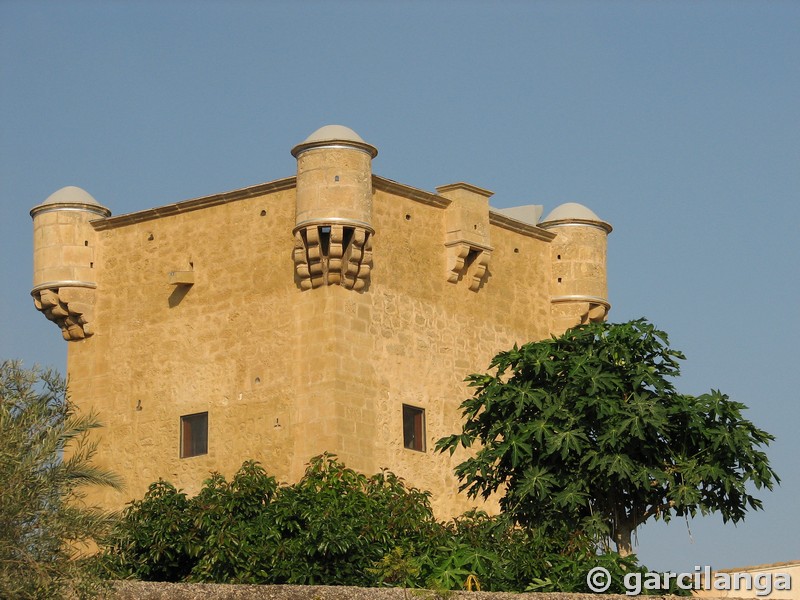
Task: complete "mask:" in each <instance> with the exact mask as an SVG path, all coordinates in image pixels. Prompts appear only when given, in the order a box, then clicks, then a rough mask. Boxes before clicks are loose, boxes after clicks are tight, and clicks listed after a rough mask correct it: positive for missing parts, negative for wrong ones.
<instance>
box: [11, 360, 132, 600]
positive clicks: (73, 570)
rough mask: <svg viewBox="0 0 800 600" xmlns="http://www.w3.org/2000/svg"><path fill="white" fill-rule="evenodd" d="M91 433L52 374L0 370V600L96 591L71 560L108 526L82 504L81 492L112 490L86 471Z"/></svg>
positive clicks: (90, 422) (15, 365) (107, 477)
mask: <svg viewBox="0 0 800 600" xmlns="http://www.w3.org/2000/svg"><path fill="white" fill-rule="evenodd" d="M97 427H99V423H98V422H97V420H96V418H95V417H94V415H91V414H89V415H81V414H79V413H77V411H76V410H75V407H74V406H73V405H72V404H71V403H70V402H69V401H68V399H67V393H66V387H65V385H64V380H63V379H62V378H61V377H60V376H59V375H58V374H57V373H54V372H52V371H43V370H41V369H39V368H37V367H34V368H33V369H24V368H23V367H22V366H21V363H19V362H16V361H4V362H2V363H0V597H2V598H37V599H38V598H62V597H66V596H67V595H69V594H73V595H77V596H78V597H94V596H95V595H96V594H97V593H98V592H99V587H98V581H97V580H96V579H95V578H93V577H92V576H91V575H90V573H89V572H88V571H87V570H86V569H85V568H84V564H83V561H81V560H77V558H78V556H79V555H80V552H79V551H80V549H81V548H84V549H85V548H86V547H87V546H88V545H90V544H91V543H92V542H93V540H94V539H95V538H96V537H97V536H98V535H100V534H102V533H103V531H104V530H105V529H106V528H107V526H108V525H109V522H110V517H109V515H107V514H105V513H103V512H101V511H100V510H98V509H96V508H93V507H89V506H86V505H85V503H84V502H83V499H84V495H83V493H82V492H81V488H82V486H84V485H109V486H113V487H117V486H118V485H119V481H118V479H117V478H116V477H115V476H114V475H113V474H112V473H109V472H107V471H103V470H100V469H97V468H95V467H93V466H92V464H91V460H92V456H93V454H94V450H95V449H94V446H93V445H92V444H91V443H89V442H88V441H87V439H86V434H87V433H88V432H89V431H91V430H92V429H95V428H97ZM65 451H66V454H65Z"/></svg>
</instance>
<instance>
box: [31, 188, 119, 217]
mask: <svg viewBox="0 0 800 600" xmlns="http://www.w3.org/2000/svg"><path fill="white" fill-rule="evenodd" d="M58 206H69V207H72V208H85V209H86V210H88V211H89V212H94V213H97V214H98V215H101V216H104V217H107V216H109V215H110V214H111V211H110V210H108V209H107V208H106V207H105V206H103V205H102V204H100V203H99V202H98V201H97V200H95V199H94V198H93V197H92V195H91V194H90V193H89V192H87V191H86V190H84V189H82V188H79V187H76V186H74V185H68V186H66V187H63V188H61V189H60V190H58V191H56V192H53V193H52V194H50V195H49V196H48V197H47V199H46V200H45V201H44V202H42V203H41V204H39V205H38V206H35V207H34V208H33V209H32V210H31V216H33V215H34V214H35V213H37V212H40V211H42V210H44V209H54V208H56V207H58Z"/></svg>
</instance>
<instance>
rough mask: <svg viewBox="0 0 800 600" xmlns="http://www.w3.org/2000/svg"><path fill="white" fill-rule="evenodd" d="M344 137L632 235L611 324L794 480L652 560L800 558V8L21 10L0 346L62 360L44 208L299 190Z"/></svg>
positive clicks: (617, 255)
mask: <svg viewBox="0 0 800 600" xmlns="http://www.w3.org/2000/svg"><path fill="white" fill-rule="evenodd" d="M328 123H341V124H343V125H347V126H349V127H352V128H353V129H355V130H356V131H357V132H358V133H359V134H361V136H362V137H364V139H366V140H367V141H368V142H370V143H372V144H374V145H376V146H377V147H378V148H379V150H380V155H379V156H378V157H377V159H376V160H375V161H374V163H373V168H374V171H375V172H376V173H377V174H379V175H382V176H385V177H389V178H391V179H395V180H398V181H401V182H403V183H407V184H410V185H413V186H416V187H419V188H423V189H426V190H433V189H434V187H435V186H437V185H442V184H446V183H451V182H454V181H462V180H463V181H467V182H470V183H473V184H475V185H478V186H481V187H485V188H488V189H490V190H493V191H494V192H495V196H494V198H493V199H492V200H493V204H494V205H495V206H498V207H506V206H513V205H516V204H528V203H538V204H544V205H545V207H546V210H549V209H551V208H553V207H554V206H556V205H557V204H560V203H563V202H580V203H583V204H586V205H587V206H589V207H590V208H592V209H593V210H594V211H595V212H596V213H597V214H598V215H600V216H601V217H602V218H604V219H606V220H608V221H609V222H611V223H612V224H613V225H614V228H615V230H614V233H613V234H612V235H611V237H610V240H609V288H610V299H611V302H612V304H613V308H612V312H611V318H612V320H615V321H623V320H628V319H631V318H636V317H639V316H646V317H648V318H649V319H650V320H652V321H653V322H655V323H656V324H657V325H659V326H660V327H662V328H663V329H665V330H666V331H668V332H669V333H670V334H671V338H672V342H673V345H674V346H675V347H677V348H679V349H682V350H683V351H684V352H685V353H686V355H687V357H688V360H687V361H686V363H685V367H684V376H683V377H682V379H681V381H680V382H679V388H680V389H681V390H682V391H685V392H687V393H695V394H699V393H702V392H704V391H707V390H708V389H710V388H712V387H713V388H719V389H721V390H723V391H724V392H726V393H728V394H729V395H731V396H732V397H733V398H735V399H736V400H739V401H742V402H744V403H745V404H747V405H748V406H749V407H750V410H749V411H748V416H749V418H750V419H752V420H753V421H755V422H756V423H757V424H758V425H759V426H761V427H762V428H764V429H767V430H768V431H770V432H772V433H773V434H775V435H776V436H777V438H778V440H777V442H776V443H775V444H774V445H773V446H772V447H771V448H770V450H769V454H770V456H771V458H772V461H773V464H774V467H775V468H776V469H777V470H778V472H779V473H780V475H781V477H782V478H783V485H782V486H781V487H780V488H779V489H778V490H777V491H776V492H774V493H766V494H763V498H764V505H765V509H766V510H765V511H763V512H760V513H752V514H751V515H750V516H749V517H748V518H747V520H746V523H744V524H740V525H739V526H737V527H734V526H732V525H723V524H722V522H721V519H720V518H719V517H716V516H711V517H706V518H702V519H695V520H694V521H691V522H690V524H689V525H690V528H691V537H690V535H689V530H688V528H687V525H686V523H684V522H682V521H675V522H673V523H672V524H670V525H669V526H666V527H665V526H663V525H660V524H647V525H645V526H644V527H643V528H642V529H641V531H640V532H639V542H640V547H639V550H638V552H639V556H640V558H641V559H642V561H643V562H644V563H645V564H647V565H648V566H651V567H653V568H658V569H662V570H666V569H672V570H691V569H692V568H693V567H694V565H710V566H712V567H735V566H742V565H746V564H754V563H765V562H775V561H785V560H795V559H800V543H798V539H799V538H800V521H798V517H797V506H798V504H797V498H798V497H800V467H798V460H797V458H798V456H800V435H798V432H797V431H798V426H799V425H800V401H799V399H798V391H797V390H798V386H797V380H796V376H797V373H798V372H799V371H800V365H798V344H800V325H799V324H798V323H799V322H800V319H799V318H798V317H800V315H799V314H798V312H800V311H798V308H800V301H799V300H800V277H799V275H800V273H799V272H798V271H799V270H800V269H798V263H800V239H799V238H800V236H798V227H799V225H798V224H800V3H794V2H769V3H767V2H741V1H731V2H644V1H642V2H519V3H513V2H509V3H478V2H475V3H470V2H436V3H434V2H431V3H423V2H388V1H386V2H326V3H322V2H320V3H315V2H303V3H288V2H287V3H280V2H273V3H261V2H188V1H186V2H155V1H153V2H132V1H130V2H68V3H67V2H36V1H34V2H10V1H7V0H0V256H2V259H1V260H0V281H2V286H0V308H2V314H3V316H4V324H3V330H2V332H1V333H0V358H6V357H19V358H22V359H24V360H25V361H26V363H28V364H32V363H34V362H39V363H42V364H46V365H53V366H56V367H59V368H61V369H62V370H63V367H64V364H65V356H66V343H65V342H63V341H62V340H61V338H60V333H59V331H58V330H57V328H56V327H55V326H54V325H53V324H51V323H49V322H47V321H46V320H45V319H44V317H43V316H41V315H39V314H38V313H37V312H36V311H35V310H34V308H33V304H32V302H31V299H30V296H29V290H30V287H31V278H32V274H31V263H32V257H31V221H30V217H29V216H28V210H29V209H30V208H31V207H32V206H34V205H36V204H38V203H39V202H41V201H42V200H44V199H45V198H46V197H47V196H49V195H50V194H51V193H52V192H54V191H55V190H57V189H59V188H61V187H63V186H65V185H77V186H80V187H82V188H84V189H86V190H87V191H88V192H89V193H91V194H92V195H93V196H94V197H95V198H97V200H98V201H100V202H101V203H102V204H104V205H106V206H108V207H109V208H111V210H112V211H113V212H114V214H121V213H125V212H131V211H135V210H142V209H146V208H151V207H154V206H158V205H162V204H167V203H172V202H176V201H179V200H183V199H187V198H192V197H196V196H202V195H208V194H212V193H216V192H223V191H227V190H231V189H235V188H239V187H245V186H248V185H252V184H256V183H260V182H264V181H270V180H273V179H278V178H281V177H285V176H290V175H292V174H293V173H294V169H295V162H294V159H293V158H292V157H291V155H290V154H289V150H290V149H291V148H292V146H294V145H295V144H296V143H298V142H299V141H301V140H302V139H303V138H305V137H306V136H307V135H308V134H309V133H311V132H312V131H314V130H315V129H317V128H318V127H320V126H321V125H324V124H328Z"/></svg>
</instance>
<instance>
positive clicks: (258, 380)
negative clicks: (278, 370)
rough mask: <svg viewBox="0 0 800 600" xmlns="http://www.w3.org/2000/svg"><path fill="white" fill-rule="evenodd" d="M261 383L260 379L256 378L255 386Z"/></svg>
mask: <svg viewBox="0 0 800 600" xmlns="http://www.w3.org/2000/svg"><path fill="white" fill-rule="evenodd" d="M260 383H261V377H256V385H258V384H260Z"/></svg>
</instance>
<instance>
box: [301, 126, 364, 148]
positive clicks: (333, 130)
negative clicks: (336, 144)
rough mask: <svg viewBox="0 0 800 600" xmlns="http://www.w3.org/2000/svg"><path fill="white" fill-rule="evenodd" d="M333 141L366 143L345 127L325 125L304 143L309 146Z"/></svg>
mask: <svg viewBox="0 0 800 600" xmlns="http://www.w3.org/2000/svg"><path fill="white" fill-rule="evenodd" d="M333 140H341V141H348V142H361V143H362V144H366V142H365V141H364V140H363V139H362V138H361V136H360V135H358V134H357V133H356V132H355V131H353V130H352V129H350V128H349V127H345V126H344V125H325V126H324V127H320V128H319V129H317V130H316V131H315V132H314V133H312V134H311V135H310V136H308V137H307V138H306V139H305V140H304V141H303V143H304V144H308V143H311V142H328V141H333Z"/></svg>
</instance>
